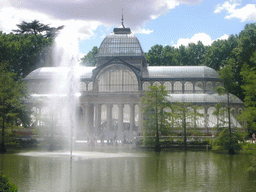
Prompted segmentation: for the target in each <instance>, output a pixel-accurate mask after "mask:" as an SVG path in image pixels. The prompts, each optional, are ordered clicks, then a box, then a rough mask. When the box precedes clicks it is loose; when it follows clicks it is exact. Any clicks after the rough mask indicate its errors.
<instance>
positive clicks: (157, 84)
mask: <svg viewBox="0 0 256 192" xmlns="http://www.w3.org/2000/svg"><path fill="white" fill-rule="evenodd" d="M153 85H156V86H160V85H161V83H159V82H154V83H153Z"/></svg>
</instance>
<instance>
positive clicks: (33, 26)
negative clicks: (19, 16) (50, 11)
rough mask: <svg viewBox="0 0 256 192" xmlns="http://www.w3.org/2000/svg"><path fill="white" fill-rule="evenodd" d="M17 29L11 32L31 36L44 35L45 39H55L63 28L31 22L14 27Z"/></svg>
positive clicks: (23, 22) (35, 21) (36, 21)
mask: <svg viewBox="0 0 256 192" xmlns="http://www.w3.org/2000/svg"><path fill="white" fill-rule="evenodd" d="M16 26H17V27H18V29H15V30H13V32H15V33H17V34H22V35H23V34H32V35H35V36H37V35H39V34H41V35H44V36H45V37H55V36H56V35H57V34H58V31H59V30H61V29H63V28H64V26H63V25H62V26H59V27H57V28H56V27H50V26H49V25H45V24H43V23H40V22H39V21H38V20H33V21H31V22H29V23H28V22H25V21H22V23H21V24H17V25H16Z"/></svg>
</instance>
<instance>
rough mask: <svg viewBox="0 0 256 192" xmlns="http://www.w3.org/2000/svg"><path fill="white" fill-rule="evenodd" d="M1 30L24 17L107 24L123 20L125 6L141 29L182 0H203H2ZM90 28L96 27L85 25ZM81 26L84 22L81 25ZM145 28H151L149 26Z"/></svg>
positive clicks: (128, 20) (129, 22)
mask: <svg viewBox="0 0 256 192" xmlns="http://www.w3.org/2000/svg"><path fill="white" fill-rule="evenodd" d="M0 1H1V2H0V30H2V31H4V32H10V31H11V30H12V29H14V28H15V25H16V24H19V23H21V21H23V20H24V21H32V20H34V19H37V20H39V21H40V22H42V23H46V21H47V23H49V24H52V23H55V22H58V23H60V24H58V25H62V24H65V21H66V20H73V21H74V20H79V21H85V22H87V23H89V24H91V23H93V25H95V23H97V24H98V25H99V24H102V25H105V26H118V25H120V23H121V13H122V8H123V9H124V19H125V20H124V24H125V26H127V27H131V28H132V29H133V30H139V28H140V27H142V26H144V24H145V22H147V21H149V20H152V19H155V18H157V17H159V16H161V15H164V14H166V13H167V12H168V11H170V10H171V9H174V8H175V7H176V6H178V5H179V4H180V3H185V4H195V3H200V2H201V0H127V1H124V0H105V1H103V0H33V1H32V0H0ZM85 26H86V28H88V30H87V31H89V33H91V30H93V29H95V27H94V26H93V27H90V25H85ZM81 27H82V26H81ZM144 32H149V31H148V30H147V31H145V30H144Z"/></svg>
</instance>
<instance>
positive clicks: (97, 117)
mask: <svg viewBox="0 0 256 192" xmlns="http://www.w3.org/2000/svg"><path fill="white" fill-rule="evenodd" d="M100 125H101V104H95V128H96V130H97V131H99V127H100Z"/></svg>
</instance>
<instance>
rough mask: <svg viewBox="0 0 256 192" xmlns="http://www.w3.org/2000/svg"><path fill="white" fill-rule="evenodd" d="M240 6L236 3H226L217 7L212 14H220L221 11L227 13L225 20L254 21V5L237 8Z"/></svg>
mask: <svg viewBox="0 0 256 192" xmlns="http://www.w3.org/2000/svg"><path fill="white" fill-rule="evenodd" d="M240 5H241V4H240V3H238V2H237V1H234V0H233V1H232V0H230V1H226V2H224V3H223V4H222V5H218V7H217V8H216V9H215V11H214V13H221V12H222V11H225V10H226V12H227V16H225V19H232V18H237V19H240V20H241V21H242V22H244V21H256V5H255V4H247V5H245V6H244V7H241V8H237V7H238V6H240Z"/></svg>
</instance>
